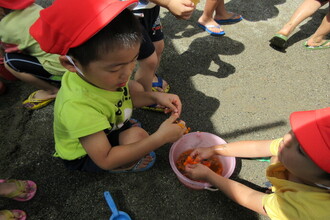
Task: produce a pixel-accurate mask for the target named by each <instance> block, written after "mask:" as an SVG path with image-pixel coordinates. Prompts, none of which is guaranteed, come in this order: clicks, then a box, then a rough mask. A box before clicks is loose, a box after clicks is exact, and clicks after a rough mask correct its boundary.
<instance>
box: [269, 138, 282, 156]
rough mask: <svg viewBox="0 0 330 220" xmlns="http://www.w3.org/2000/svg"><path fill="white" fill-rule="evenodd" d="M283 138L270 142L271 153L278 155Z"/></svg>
mask: <svg viewBox="0 0 330 220" xmlns="http://www.w3.org/2000/svg"><path fill="white" fill-rule="evenodd" d="M282 140H283V138H278V139H275V140H273V141H272V142H271V143H270V146H269V149H270V153H271V154H272V156H277V154H278V148H279V146H280V143H281V141H282Z"/></svg>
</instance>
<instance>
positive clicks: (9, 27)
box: [0, 0, 66, 110]
mask: <svg viewBox="0 0 330 220" xmlns="http://www.w3.org/2000/svg"><path fill="white" fill-rule="evenodd" d="M42 9H43V8H42V7H41V6H40V5H37V4H34V0H12V1H0V30H1V31H0V42H1V45H0V47H1V48H0V50H1V51H0V59H1V60H0V62H1V63H2V62H3V64H4V66H5V67H6V69H7V70H8V71H9V72H10V73H11V74H13V75H14V76H15V77H17V78H18V79H20V80H22V81H23V82H26V83H28V84H30V85H32V86H34V87H36V88H38V89H39V90H37V91H35V92H33V93H31V94H30V95H29V96H28V98H27V99H26V100H24V101H23V103H22V104H23V107H25V108H27V109H29V110H35V109H39V108H42V107H44V106H46V105H48V104H49V103H51V102H52V101H54V99H55V98H56V95H57V92H58V87H60V82H61V77H62V75H63V74H64V72H65V71H66V70H65V68H64V67H63V66H62V65H61V63H60V61H59V55H57V54H50V53H46V52H45V51H43V50H42V49H41V48H40V46H39V44H38V43H37V42H36V41H35V40H34V39H33V37H32V36H31V35H30V33H29V28H30V26H31V25H32V24H33V23H34V22H35V21H36V20H37V19H38V17H39V12H40V11H41V10H42ZM2 60H3V61H2Z"/></svg>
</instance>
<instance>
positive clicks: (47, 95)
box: [5, 63, 59, 99]
mask: <svg viewBox="0 0 330 220" xmlns="http://www.w3.org/2000/svg"><path fill="white" fill-rule="evenodd" d="M5 67H6V69H7V70H8V71H9V72H10V73H11V74H13V75H14V76H15V77H17V78H18V79H20V80H22V81H24V82H27V83H29V84H31V85H33V86H35V87H37V88H38V89H41V90H40V91H38V92H37V93H36V94H35V97H34V98H36V99H51V98H55V97H56V94H57V92H58V90H59V89H58V88H57V87H55V86H53V85H51V84H49V83H48V82H46V81H44V80H41V79H39V78H37V77H35V76H33V75H31V74H28V73H22V72H16V71H15V70H13V69H12V68H10V67H9V66H8V65H7V64H6V63H5Z"/></svg>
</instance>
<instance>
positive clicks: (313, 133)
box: [290, 107, 330, 173]
mask: <svg viewBox="0 0 330 220" xmlns="http://www.w3.org/2000/svg"><path fill="white" fill-rule="evenodd" d="M290 123H291V128H292V131H293V133H294V134H295V136H296V138H297V140H298V141H299V143H300V145H301V147H302V148H303V150H304V151H305V152H306V154H307V155H308V156H309V157H310V158H311V159H312V160H313V162H314V163H315V164H316V165H318V166H319V167H320V168H321V169H322V170H324V171H326V172H327V173H330V107H328V108H324V109H318V110H313V111H301V112H294V113H292V114H291V116H290Z"/></svg>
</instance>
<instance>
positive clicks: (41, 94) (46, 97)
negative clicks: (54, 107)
mask: <svg viewBox="0 0 330 220" xmlns="http://www.w3.org/2000/svg"><path fill="white" fill-rule="evenodd" d="M56 95H57V93H56V94H50V93H49V92H47V91H45V90H38V91H35V92H33V93H31V95H29V97H28V98H27V99H26V100H25V101H24V102H23V103H22V104H23V107H25V108H27V109H29V110H35V109H39V108H42V107H44V106H46V105H48V104H49V103H50V102H52V101H54V99H55V97H56Z"/></svg>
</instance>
